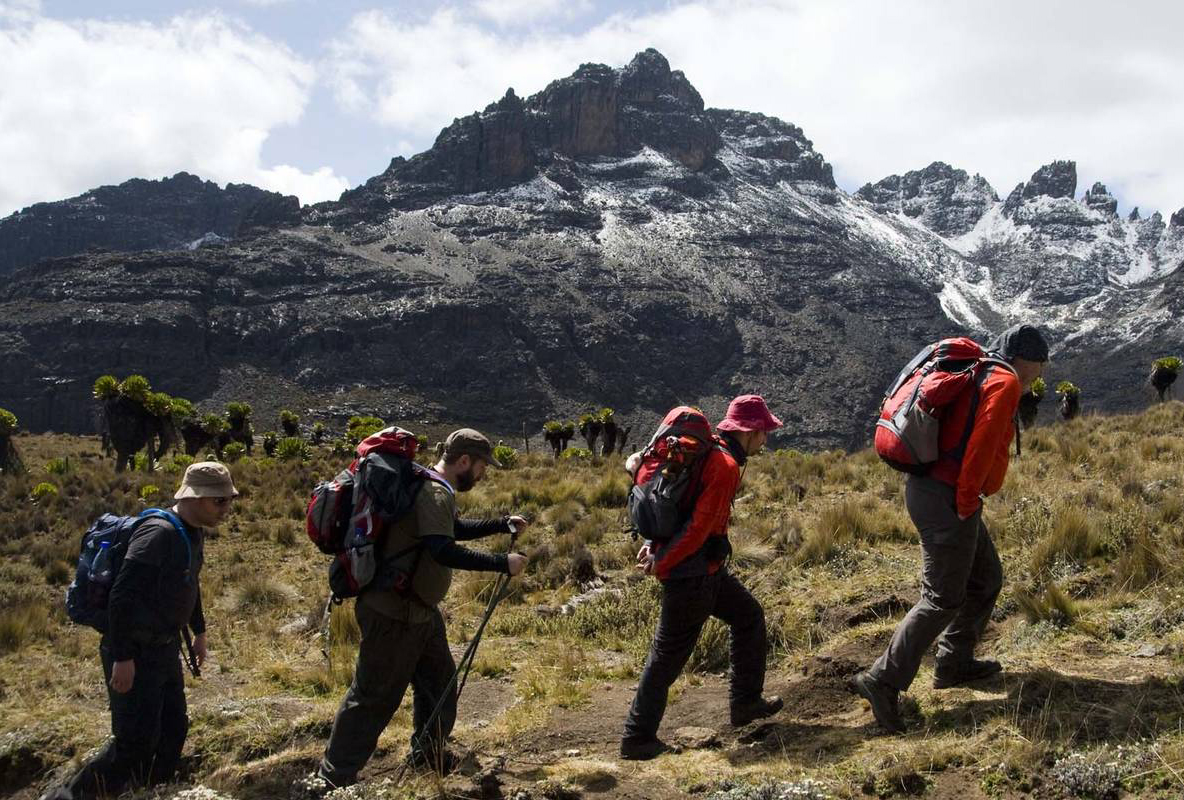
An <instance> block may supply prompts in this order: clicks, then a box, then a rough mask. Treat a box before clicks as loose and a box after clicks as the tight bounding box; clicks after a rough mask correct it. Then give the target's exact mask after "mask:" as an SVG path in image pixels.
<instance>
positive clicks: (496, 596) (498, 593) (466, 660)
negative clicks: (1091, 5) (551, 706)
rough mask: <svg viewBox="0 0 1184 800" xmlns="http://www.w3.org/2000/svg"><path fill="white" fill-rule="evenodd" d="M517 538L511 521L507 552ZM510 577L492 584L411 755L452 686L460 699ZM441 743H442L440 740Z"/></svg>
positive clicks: (438, 714) (428, 728) (412, 747)
mask: <svg viewBox="0 0 1184 800" xmlns="http://www.w3.org/2000/svg"><path fill="white" fill-rule="evenodd" d="M517 538H518V529H517V527H516V526H515V525H514V523H512V522H511V523H510V545H509V547H508V548H507V552H512V551H513V548H514V542H515V540H516V539H517ZM510 579H511V576H510V575H509V574H505V575H499V576H498V579H497V583H496V584H495V586H494V591H493V594H492V595H491V596H490V598H489V603H488V604H487V605H486V606H485V613H484V614H483V615H482V616H481V622H480V623H479V624H478V625H477V631H476V632H475V633H474V634H473V638H472V639H470V640H469V646H468V647H466V648H465V652H464V655H462V656H461V657H460V661H459V662H458V663H457V665H456V669H454V670H453V671H452V677H451V678H450V679H449V680H448V685H447V686H445V687H444V691H443V692H442V693H441V694H440V699H439V700H437V701H436V706H435V708H433V709H432V713H431V714H429V715H428V718H427V721H425V722H424V724H423V727H422V728H420V731H419V733H418V734H416V735H415V737H414V738H412V740H411V753H412V754H413V756H414V754H415V753H416V752H421V751H422V747H423V738H424V736H425V735H426V734H427V733H428V731H430V730H431V728H432V725H433V724H434V723H435V722H436V721H437V720H438V719H439V717H440V712H441V711H443V710H444V704H445V703H446V702H448V694H449V692H451V691H452V687H453V686H457V687H458V688H457V690H456V700H458V701H459V700H460V693H461V690H462V689H464V685H465V681H466V680H468V677H469V670H470V668H471V667H472V666H473V659H474V658H475V656H476V654H477V645H479V644H480V643H481V637H482V635H483V634H484V633H485V626H486V625H487V624H488V623H489V619H490V617H492V616H493V612H494V610H495V609H496V608H497V606H498V603H500V602H501V601H502V598H504V597H505V596H506V595H507V594H508V593H509V588H510ZM462 666H463V668H464V675H463V677H462V675H461V668H462ZM458 680H459V684H458ZM441 744H443V743H442V742H441ZM408 763H410V762H408ZM407 766H408V764H404V765H403V767H402V768H401V769H400V770H399V774H398V776H397V777H396V779H395V780H396V781H401V780H402V779H403V775H404V773H405V772H406V770H407Z"/></svg>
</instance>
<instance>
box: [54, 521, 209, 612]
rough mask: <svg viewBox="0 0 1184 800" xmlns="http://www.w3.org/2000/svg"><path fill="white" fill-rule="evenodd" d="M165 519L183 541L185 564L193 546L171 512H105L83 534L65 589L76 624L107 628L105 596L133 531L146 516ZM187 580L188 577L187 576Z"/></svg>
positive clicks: (67, 608) (68, 605) (190, 560)
mask: <svg viewBox="0 0 1184 800" xmlns="http://www.w3.org/2000/svg"><path fill="white" fill-rule="evenodd" d="M153 518H156V519H165V520H168V521H169V522H170V523H171V524H172V526H173V527H174V528H176V529H177V533H179V534H181V539H182V540H184V542H185V553H186V563H191V562H192V561H193V549H192V546H191V545H190V543H189V532H188V531H187V530H185V523H183V522H181V520H180V519H178V518H177V515H176V514H174V513H173V512H171V511H166V510H164V509H162V508H148V509H145V510H144V511H142V512H140V513H139V514H138V515H136V516H134V517H120V516H116V515H115V514H104V515H103V516H101V517H99V518H98V519H97V520H95V522H94V524H93V525H91V526H90V528H88V529H87V531H86V533H84V534H83V535H82V549H81V552H79V554H78V568H77V569H76V570H75V572H74V582H73V583H71V584H70V586H69V587H68V588H67V589H66V614H67V615H68V616H69V617H70V619H71V620H73V621H74V622H75V623H77V624H79V625H86V626H88V627H91V628H94V629H95V630H97V631H98V632H99V633H106V631H107V599H108V597H109V595H110V594H111V586H112V585H113V584H114V583H115V576H116V575H117V574H118V573H119V567H120V566H121V565H122V564H123V557H124V556H125V555H127V546H128V543H129V542H131V538H132V533H134V532H135V530H136V528H138V527H139V525H140V523H141V522H144V521H146V520H149V519H153ZM187 580H188V579H187Z"/></svg>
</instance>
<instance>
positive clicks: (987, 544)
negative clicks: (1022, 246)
mask: <svg viewBox="0 0 1184 800" xmlns="http://www.w3.org/2000/svg"><path fill="white" fill-rule="evenodd" d="M988 350H989V351H990V352H991V354H992V355H995V356H998V357H999V358H1002V359H1003V360H1004V361H1006V362H1007V363H1009V364H1010V365H1011V367H1012V369H1007V368H1006V367H1005V366H1003V365H992V364H989V363H988V364H987V365H986V366H984V367H982V369H985V370H988V371H989V372H988V374H987V375H986V376H985V378H983V380H982V382H981V384H980V386H979V387H978V388H977V390H976V389H974V388H972V389H971V390H969V391H968V392H967V393H966V394H965V395H963V396H962V397H960V398H959V399H958V400H957V401H955V402H954V403H953V404H952V405H951V406H950V408H949V409H948V410H947V411H946V413H945V415H944V416H943V417H942V423H941V432H940V440H939V441H940V449H941V453H942V454H943V455H942V457H941V459H940V460H939V461H938V463H937V465H936V466H934V468H933V469H932V470H930V472H929V473H928V474H927V475H910V476H909V478H908V481H907V483H906V484H905V505H906V506H907V507H908V511H909V516H910V517H912V520H913V523H914V524H915V525H916V526H917V531H918V532H919V533H920V535H921V565H922V566H921V599H920V600H918V601H917V604H916V605H915V606H913V608H912V610H911V611H909V613H908V615H907V616H906V617H905V618H904V620H903V621H902V622H901V623H900V625H899V626H897V628H896V631H895V633H894V634H893V636H892V641H891V642H889V644H888V648H887V649H886V650H885V651H884V654H883V655H881V656H880V658H879V659H878V660H877V661H876V663H875V664H873V665H872V666H871V668H870V669H868V670H867V671H866V672H861V673H860V674H859V675H857V676H855V678H854V686H855V689H856V690H857V691H858V692H859V694H861V695H863V697H864V698H866V699H867V700H868V702H869V703H870V704H871V707H872V713H873V714H874V715H875V717H876V721H877V722H878V723H879V724H880V725H881V727H883V728H885V729H886V730H888V731H890V732H893V733H899V732H901V731H903V730H904V720H903V719H902V718H901V716H900V708H899V705H898V700H899V693H900V692H902V691H905V690H907V689H908V688H909V686H910V685H911V684H912V682H913V678H915V677H916V675H917V670H918V669H919V668H920V666H921V659H922V657H923V656H924V655H925V653H926V652H927V651H928V650H929V647H930V645H932V644H933V641H934V640H935V639H937V640H938V642H937V659H936V666H935V668H934V672H933V686H934V688H935V689H945V688H948V687H951V686H958V685H960V684H963V683H968V682H970V681H975V680H980V679H982V678H986V677H989V676H991V675H994V674H995V673H997V672H999V671H1000V670H1001V669H1002V667H1001V666H1000V664H999V662H998V661H990V660H979V659H976V658H974V648H975V646H976V645H977V644H978V641H979V639H980V638H982V634H983V630H984V629H985V628H986V625H987V622H988V621H989V620H990V618H991V610H992V609H993V608H994V607H995V600H996V598H998V596H999V590H1000V589H1001V588H1002V586H1003V567H1002V565H1001V564H1000V562H999V555H998V553H997V552H996V551H995V545H994V543H993V542H992V541H991V536H990V533H988V531H987V528H986V526H985V525H984V524H983V520H982V506H983V498H984V497H986V496H989V495H992V494H994V493H995V492H997V491H999V487H1000V486H1002V485H1003V479H1004V478H1005V477H1006V475H1007V466H1008V458H1009V456H1008V453H1009V449H1010V445H1011V441H1012V439H1013V438H1014V437H1015V436H1016V423H1015V417H1016V412H1017V410H1018V408H1019V401H1020V395H1021V394H1022V393H1023V391H1024V388H1025V387H1027V386H1028V385H1029V384H1030V383H1031V382H1032V381H1033V380H1035V379H1036V378H1038V377H1039V376H1040V373H1041V372H1043V371H1044V365H1045V363H1046V362H1047V361H1048V344H1047V343H1046V342H1045V340H1044V337H1043V336H1042V335H1041V333H1040V331H1039V330H1037V329H1036V328H1035V327H1033V326H1031V325H1016V326H1014V327H1012V328H1009V329H1008V330H1006V331H1004V332H1003V333H1002V334H1000V336H999V337H998V338H997V339H996V340H995V341H994V342H993V343H992V344H991V346H990V347H989V348H988ZM976 391H977V397H975V392H976ZM976 402H977V406H975V405H973V404H974V403H976ZM972 413H973V419H971V415H972ZM967 424H970V425H973V429H972V430H971V433H970V437H969V439H967V443H966V449H965V451H964V452H963V453H962V454H961V455H959V453H958V449H959V448H958V445H959V443H960V442H961V441H962V437H963V435H964V433H965V430H966V428H965V426H966V425H967ZM939 636H940V637H941V638H940V639H938V637H939Z"/></svg>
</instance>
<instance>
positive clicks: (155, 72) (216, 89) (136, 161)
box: [0, 15, 348, 215]
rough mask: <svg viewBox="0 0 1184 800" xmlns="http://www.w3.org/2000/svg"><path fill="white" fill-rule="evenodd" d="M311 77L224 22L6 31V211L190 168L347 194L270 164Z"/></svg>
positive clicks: (2, 139)
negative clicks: (275, 134)
mask: <svg viewBox="0 0 1184 800" xmlns="http://www.w3.org/2000/svg"><path fill="white" fill-rule="evenodd" d="M10 19H11V18H10ZM313 79H314V72H313V68H312V67H311V66H310V65H309V64H308V63H306V62H304V61H302V60H301V59H299V58H297V57H296V56H295V55H294V54H293V53H292V52H291V51H289V50H288V49H287V48H286V47H283V46H282V45H279V44H276V43H275V42H273V41H271V40H268V39H266V38H264V37H262V36H258V35H256V34H253V33H251V32H250V31H248V30H246V29H245V28H243V27H241V26H239V25H236V24H234V23H231V22H229V21H228V20H226V19H224V18H222V17H220V16H216V15H214V16H192V15H190V16H180V17H177V18H175V19H172V20H171V21H169V22H167V23H165V24H161V25H150V24H147V23H111V22H91V21H88V22H68V23H67V22H60V21H56V20H51V19H48V18H44V17H37V16H27V17H26V18H25V19H23V20H19V21H17V22H14V23H12V24H10V25H9V26H7V27H0V86H3V87H4V95H3V102H0V163H2V164H4V165H5V166H4V170H3V171H2V172H0V215H2V214H7V213H10V212H12V211H14V210H16V209H18V208H20V207H22V206H24V205H26V204H28V203H31V202H35V201H40V200H46V199H58V198H62V197H67V196H71V195H74V194H78V193H80V192H83V191H86V190H87V189H90V188H93V187H95V186H98V185H101V184H104V183H117V182H121V181H124V180H126V179H128V178H131V177H149V178H152V177H160V176H164V175H171V174H173V173H175V172H177V171H180V170H187V171H190V172H194V173H196V174H198V175H200V176H202V177H204V178H209V179H213V180H216V181H219V182H223V183H225V182H229V181H235V182H246V183H254V184H256V185H259V186H263V187H264V188H272V189H276V190H282V191H288V192H291V191H297V192H298V194H299V196H300V198H301V200H302V201H303V202H313V201H316V200H323V199H327V198H336V196H337V194H339V193H340V192H341V191H342V190H343V189H344V188H346V187H347V185H348V184H347V182H346V180H345V179H344V178H342V177H340V176H337V175H334V174H333V172H332V171H331V170H330V169H329V168H327V167H325V168H321V169H318V170H316V171H314V172H313V173H311V174H307V173H303V172H301V171H300V170H298V169H296V168H295V167H291V166H286V165H265V164H263V162H262V158H261V153H262V148H263V144H264V142H265V140H266V139H267V137H268V134H269V132H270V131H271V130H272V129H273V128H276V127H277V126H282V125H291V124H294V123H296V122H297V121H298V120H299V118H300V116H301V113H302V111H303V109H304V107H305V105H306V103H307V101H308V95H309V90H310V86H311V84H312V82H313Z"/></svg>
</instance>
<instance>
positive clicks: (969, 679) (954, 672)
mask: <svg viewBox="0 0 1184 800" xmlns="http://www.w3.org/2000/svg"><path fill="white" fill-rule="evenodd" d="M1002 671H1003V665H1002V664H1000V663H999V662H998V661H992V660H990V659H978V658H972V659H970V660H969V661H963V662H960V663H957V664H951V665H949V666H947V665H945V664H938V665H937V667H936V668H935V669H934V670H933V688H934V689H949V688H950V687H951V686H961V685H962V684H964V683H973V682H974V681H981V680H982V679H983V678H989V677H991V676H992V675H996V674H998V673H1000V672H1002Z"/></svg>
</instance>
